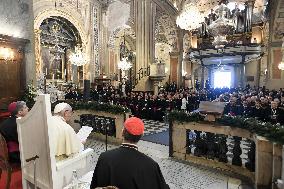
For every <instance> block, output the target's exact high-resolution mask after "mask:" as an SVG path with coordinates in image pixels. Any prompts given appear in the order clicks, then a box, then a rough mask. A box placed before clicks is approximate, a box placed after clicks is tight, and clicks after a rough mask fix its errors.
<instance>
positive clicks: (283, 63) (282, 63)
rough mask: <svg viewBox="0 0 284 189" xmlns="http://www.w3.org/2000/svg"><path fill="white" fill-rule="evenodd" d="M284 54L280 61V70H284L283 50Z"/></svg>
mask: <svg viewBox="0 0 284 189" xmlns="http://www.w3.org/2000/svg"><path fill="white" fill-rule="evenodd" d="M282 53H283V56H282V61H281V62H280V64H278V68H279V69H280V70H284V51H282Z"/></svg>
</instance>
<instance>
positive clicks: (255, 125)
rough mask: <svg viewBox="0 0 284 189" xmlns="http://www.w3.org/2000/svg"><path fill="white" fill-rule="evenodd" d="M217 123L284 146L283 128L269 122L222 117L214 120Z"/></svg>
mask: <svg viewBox="0 0 284 189" xmlns="http://www.w3.org/2000/svg"><path fill="white" fill-rule="evenodd" d="M216 122H217V123H220V124H223V125H228V126H231V127H237V128H242V129H246V130H248V131H250V132H252V133H256V134H257V135H259V136H263V137H266V138H267V139H268V140H270V141H273V142H276V143H280V144H284V126H283V125H279V124H271V123H270V122H262V121H259V120H257V119H255V118H244V117H241V116H236V117H232V116H225V115H224V116H222V117H221V118H219V119H217V120H216Z"/></svg>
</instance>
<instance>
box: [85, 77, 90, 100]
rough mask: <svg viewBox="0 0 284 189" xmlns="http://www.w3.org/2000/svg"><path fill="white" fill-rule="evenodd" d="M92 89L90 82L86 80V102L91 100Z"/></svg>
mask: <svg viewBox="0 0 284 189" xmlns="http://www.w3.org/2000/svg"><path fill="white" fill-rule="evenodd" d="M90 87H91V82H90V80H84V100H89V99H90Z"/></svg>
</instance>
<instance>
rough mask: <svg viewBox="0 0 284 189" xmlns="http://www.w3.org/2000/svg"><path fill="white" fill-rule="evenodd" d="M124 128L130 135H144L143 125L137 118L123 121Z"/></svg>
mask: <svg viewBox="0 0 284 189" xmlns="http://www.w3.org/2000/svg"><path fill="white" fill-rule="evenodd" d="M124 128H125V129H126V130H127V131H128V132H129V133H130V134H132V135H142V134H143V133H144V123H143V121H142V120H141V119H139V118H137V117H131V118H128V119H127V120H125V122H124Z"/></svg>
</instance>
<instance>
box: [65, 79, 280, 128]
mask: <svg viewBox="0 0 284 189" xmlns="http://www.w3.org/2000/svg"><path fill="white" fill-rule="evenodd" d="M71 91H72V90H70V92H69V93H67V97H68V98H74V99H77V100H78V99H80V98H81V97H80V95H78V93H76V92H73V94H75V95H72V92H71ZM283 96H284V92H283V90H282V89H279V90H268V89H266V88H265V87H260V88H256V87H250V86H249V85H248V86H246V87H245V88H215V89H214V88H209V87H208V86H207V87H206V88H204V89H199V90H196V89H193V88H177V85H176V84H175V83H171V84H167V85H166V86H165V88H164V89H161V90H160V91H159V93H158V95H154V94H153V93H152V92H134V91H132V92H128V93H126V95H124V94H122V93H121V92H120V90H118V89H115V88H114V87H113V86H105V87H102V88H100V89H92V90H91V93H90V98H89V100H93V101H99V102H104V103H110V104H116V105H122V106H125V107H128V108H129V109H130V110H131V112H132V114H133V115H135V116H137V117H140V118H145V119H151V120H159V121H162V120H163V117H164V116H165V114H166V112H170V111H172V110H179V111H185V112H192V111H194V110H197V109H198V107H199V103H200V101H220V102H225V103H226V106H225V108H224V114H229V115H233V116H237V115H240V116H246V117H255V118H257V119H260V120H262V121H270V122H272V123H281V124H284V120H282V119H284V118H283V117H284V116H281V115H284V97H283Z"/></svg>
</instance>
